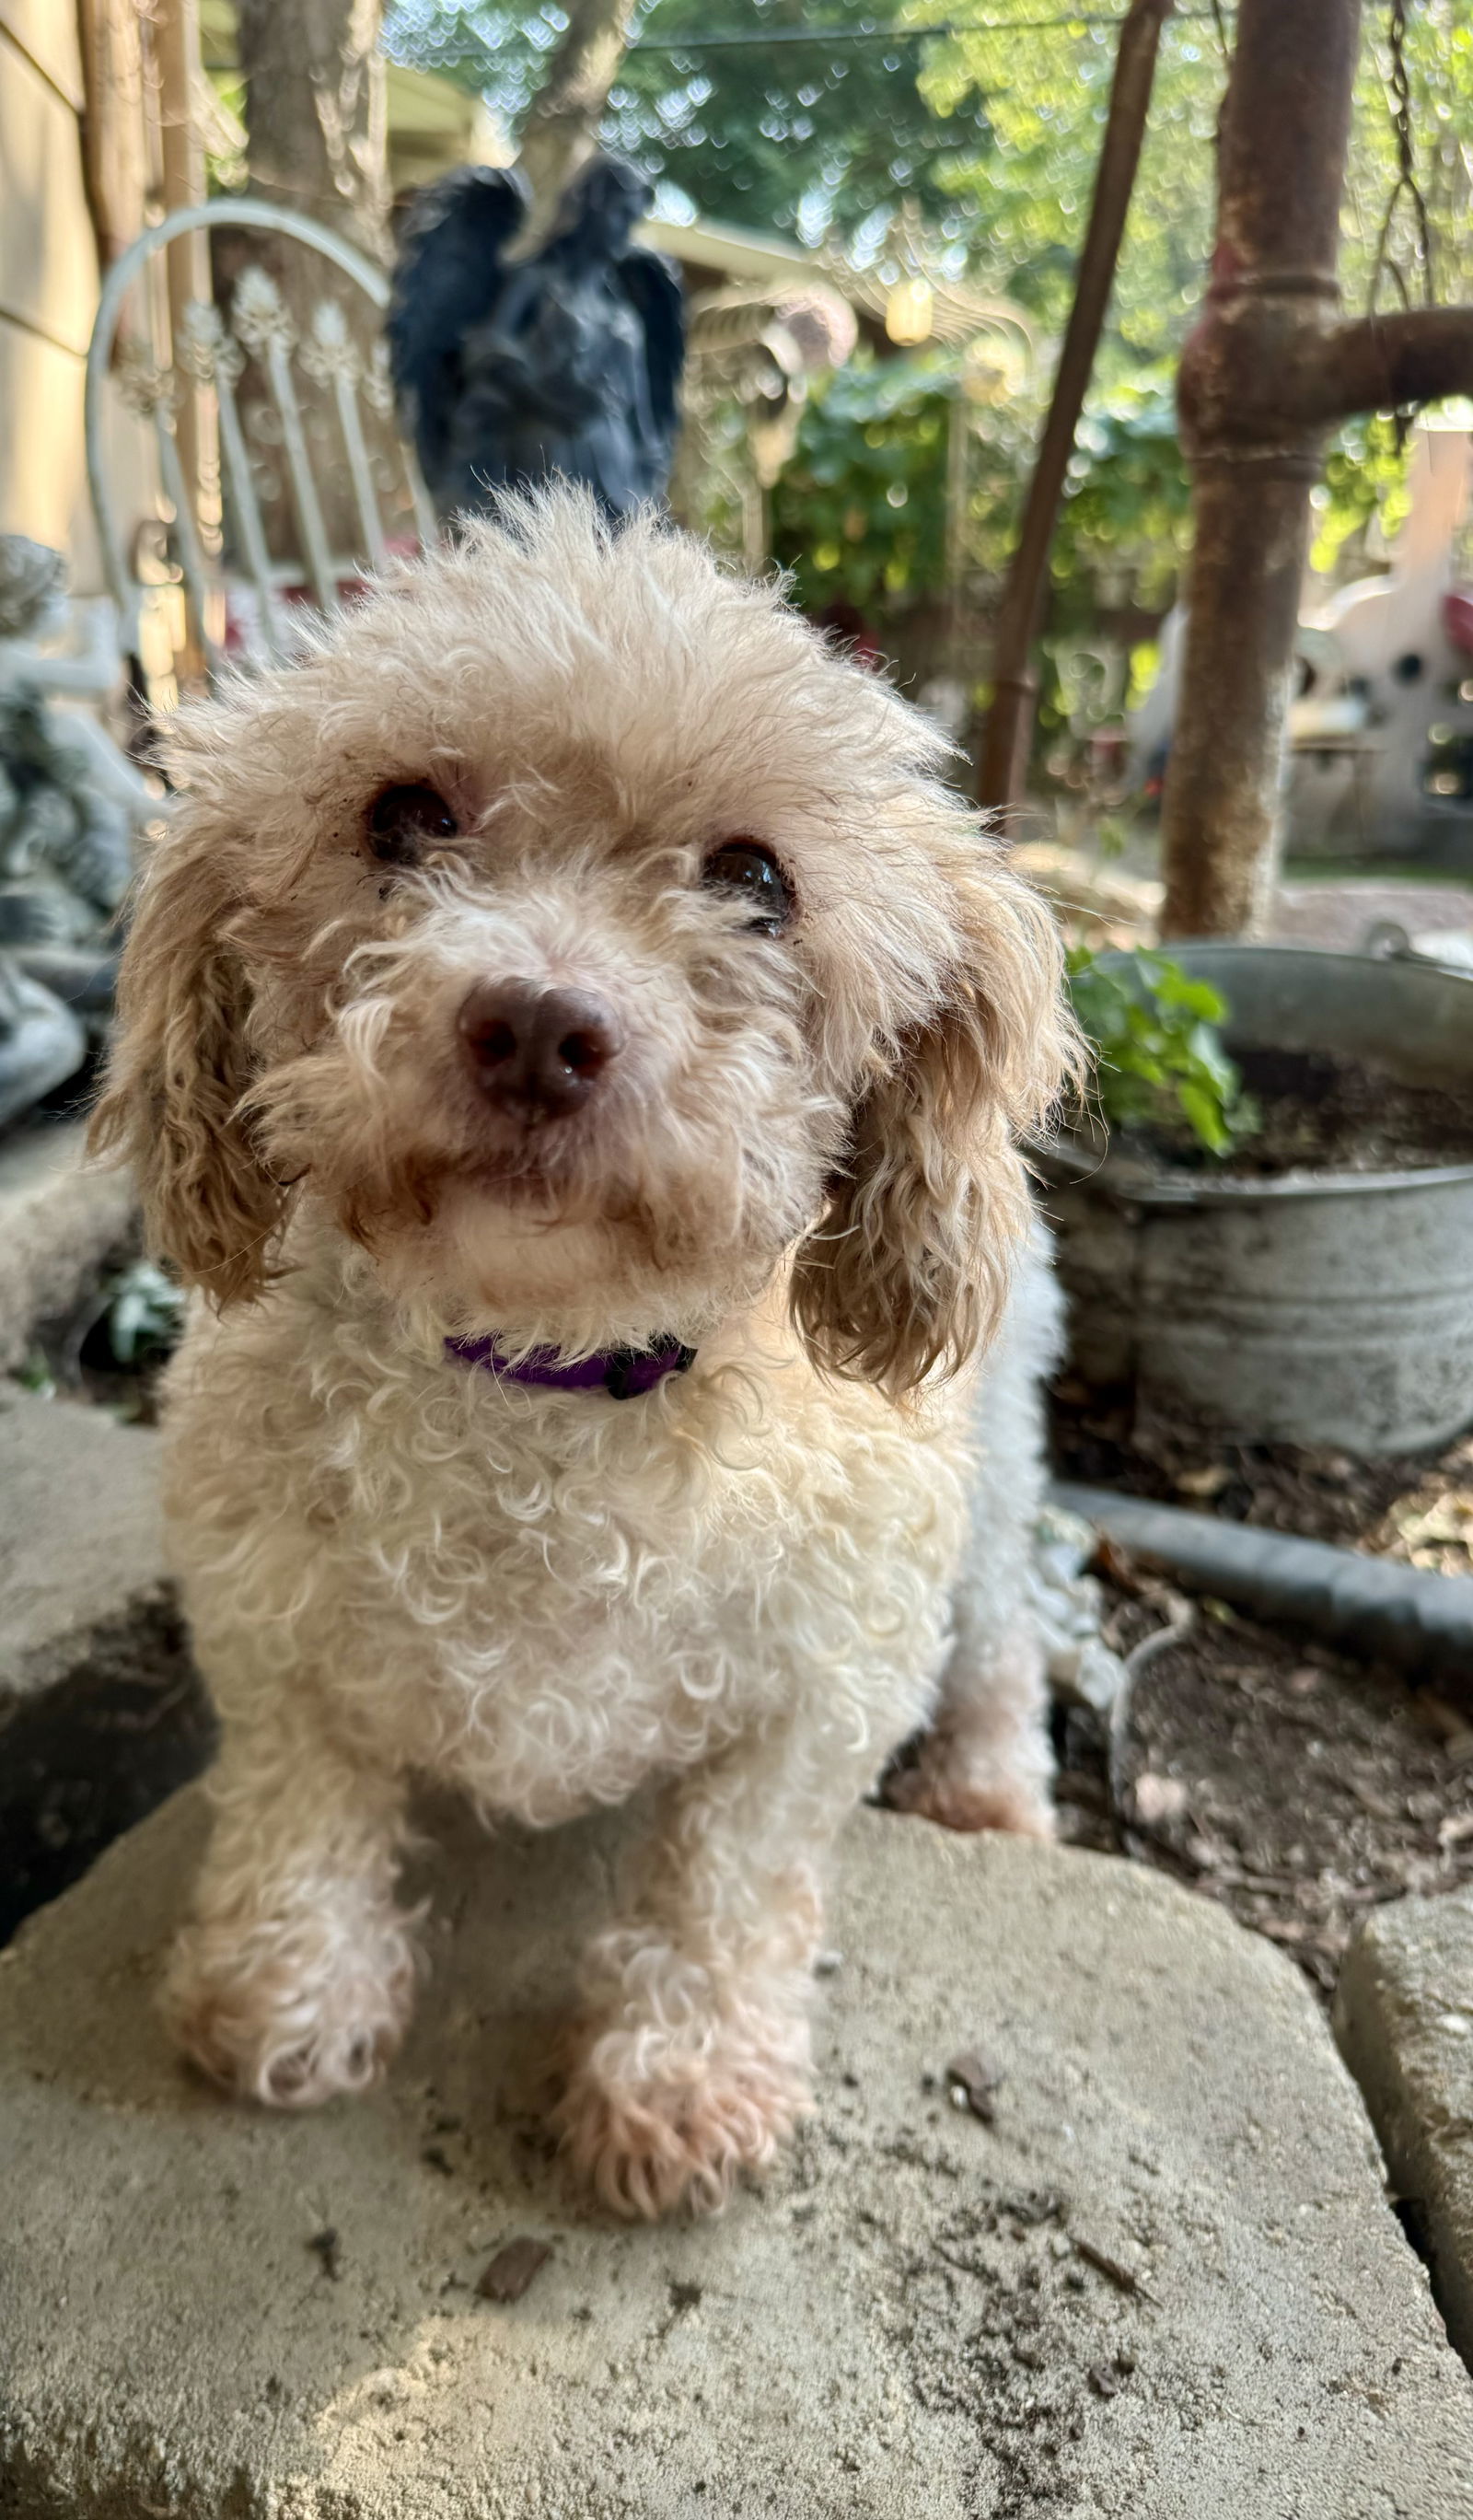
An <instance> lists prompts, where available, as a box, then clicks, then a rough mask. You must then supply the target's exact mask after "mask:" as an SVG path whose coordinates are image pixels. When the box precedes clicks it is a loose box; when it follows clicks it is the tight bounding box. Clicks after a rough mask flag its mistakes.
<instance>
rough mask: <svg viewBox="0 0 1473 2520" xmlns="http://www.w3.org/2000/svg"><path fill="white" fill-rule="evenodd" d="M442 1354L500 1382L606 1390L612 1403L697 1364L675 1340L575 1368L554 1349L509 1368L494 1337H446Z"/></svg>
mask: <svg viewBox="0 0 1473 2520" xmlns="http://www.w3.org/2000/svg"><path fill="white" fill-rule="evenodd" d="M445 1353H446V1355H447V1356H454V1357H459V1359H460V1361H461V1363H462V1365H480V1366H484V1367H485V1369H486V1372H487V1373H494V1374H495V1375H496V1377H497V1380H498V1381H499V1382H524V1383H530V1384H532V1385H533V1387H534V1388H535V1389H537V1390H538V1391H606V1392H607V1394H608V1397H609V1399H610V1400H637V1399H639V1398H640V1397H641V1396H642V1394H643V1393H645V1392H647V1391H652V1390H653V1389H654V1387H655V1384H656V1383H657V1382H663V1381H664V1379H665V1377H666V1375H667V1374H671V1373H685V1372H686V1371H687V1369H688V1367H690V1366H692V1365H693V1364H694V1362H695V1350H694V1348H693V1347H682V1345H681V1343H680V1341H679V1339H674V1338H664V1339H656V1341H655V1343H654V1345H653V1347H651V1348H633V1347H611V1348H605V1349H604V1350H603V1353H602V1354H601V1355H599V1356H585V1357H582V1358H580V1359H579V1362H578V1363H577V1364H576V1365H562V1364H560V1363H559V1362H558V1350H557V1348H555V1347H534V1348H533V1349H532V1350H531V1351H530V1353H529V1354H528V1355H526V1356H524V1357H522V1358H520V1359H519V1361H518V1362H517V1363H516V1364H514V1365H513V1364H511V1363H510V1362H509V1361H508V1359H507V1358H505V1357H504V1356H501V1355H499V1354H498V1352H497V1345H496V1341H495V1339H494V1338H475V1339H469V1338H448V1339H447V1340H446V1341H445Z"/></svg>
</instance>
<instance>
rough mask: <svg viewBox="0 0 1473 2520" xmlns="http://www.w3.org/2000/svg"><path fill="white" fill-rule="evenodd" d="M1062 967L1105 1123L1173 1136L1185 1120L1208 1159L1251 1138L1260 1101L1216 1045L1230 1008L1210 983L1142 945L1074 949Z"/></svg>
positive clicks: (1220, 1039)
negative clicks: (1108, 952)
mask: <svg viewBox="0 0 1473 2520" xmlns="http://www.w3.org/2000/svg"><path fill="white" fill-rule="evenodd" d="M1068 970H1069V993H1070V996H1071V997H1072V999H1073V1002H1074V1012H1075V1014H1076V1016H1077V1017H1078V1020H1079V1025H1080V1029H1081V1031H1082V1032H1083V1033H1084V1035H1085V1038H1086V1040H1087V1041H1088V1042H1089V1044H1090V1047H1091V1050H1092V1051H1093V1053H1094V1101H1095V1103H1096V1106H1097V1108H1098V1110H1099V1113H1100V1115H1101V1117H1102V1118H1103V1119H1104V1120H1105V1121H1106V1123H1107V1124H1108V1126H1109V1127H1110V1128H1112V1129H1152V1130H1156V1131H1163V1130H1165V1131H1171V1132H1173V1133H1175V1132H1176V1131H1177V1129H1178V1128H1179V1125H1180V1123H1181V1122H1183V1121H1184V1122H1185V1124H1186V1127H1187V1129H1188V1130H1189V1131H1190V1133H1191V1135H1192V1137H1193V1138H1194V1139H1195V1140H1196V1142H1197V1144H1198V1145H1199V1146H1202V1147H1205V1148H1207V1150H1208V1152H1209V1153H1211V1154H1214V1155H1227V1154H1230V1153H1231V1151H1232V1148H1234V1147H1235V1146H1237V1145H1239V1144H1240V1142H1241V1141H1242V1140H1243V1139H1244V1138H1246V1137H1250V1136H1251V1135H1252V1133H1253V1131H1254V1130H1255V1129H1256V1128H1257V1127H1258V1125H1259V1119H1258V1110H1257V1106H1256V1105H1255V1103H1254V1102H1253V1101H1252V1099H1251V1097H1250V1096H1248V1095H1246V1094H1245V1093H1244V1092H1243V1088H1242V1079H1241V1077H1240V1076H1239V1074H1238V1071H1237V1069H1236V1067H1235V1066H1234V1065H1233V1063H1232V1060H1231V1059H1230V1058H1229V1057H1228V1056H1227V1051H1226V1050H1225V1049H1224V1047H1223V1042H1222V1036H1221V1034H1220V1033H1219V1031H1218V1026H1219V1025H1220V1024H1221V1022H1222V1021H1223V1018H1224V1016H1225V1015H1226V1014H1227V1004H1226V1001H1225V1000H1224V999H1223V998H1222V997H1221V996H1220V995H1219V993H1218V991H1217V990H1216V989H1215V988H1213V987H1212V985H1211V983H1210V982H1209V981H1207V980H1194V979H1193V978H1192V977H1191V975H1190V973H1189V972H1186V971H1183V968H1182V966H1181V964H1180V963H1174V962H1172V960H1171V958H1170V956H1168V955H1166V954H1157V953H1153V952H1150V951H1148V950H1147V949H1145V948H1141V949H1140V950H1139V951H1138V952H1137V953H1134V954H1130V955H1118V956H1111V957H1110V959H1109V961H1108V963H1106V962H1104V961H1102V960H1101V959H1100V958H1099V957H1098V956H1097V955H1095V954H1094V953H1092V952H1091V951H1090V950H1089V948H1088V947H1085V946H1078V947H1075V948H1074V949H1073V950H1072V951H1071V952H1070V955H1069V958H1068Z"/></svg>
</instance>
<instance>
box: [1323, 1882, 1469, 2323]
mask: <svg viewBox="0 0 1473 2520" xmlns="http://www.w3.org/2000/svg"><path fill="white" fill-rule="evenodd" d="M1335 2029H1336V2035H1337V2036H1338V2038H1339V2041H1340V2046H1341V2048H1342V2050H1343V2052H1344V2055H1345V2059H1346V2062H1347V2063H1348V2065H1349V2066H1350V2069H1351V2072H1352V2073H1353V2074H1354V2075H1355V2077H1356V2080H1357V2082H1358V2083H1359V2084H1360V2086H1361V2092H1362V2093H1363V2094H1364V2098H1365V2104H1366V2106H1367V2108H1368V2109H1369V2111H1370V2114H1371V2117H1372V2119H1373V2121H1374V2124H1375V2129H1376V2133H1377V2135H1378V2136H1379V2137H1380V2138H1381V2148H1382V2150H1383V2151H1384V2153H1385V2155H1386V2162H1387V2168H1388V2170H1389V2171H1390V2174H1391V2181H1392V2186H1393V2190H1394V2192H1395V2194H1396V2195H1397V2196H1398V2197H1399V2198H1400V2199H1401V2201H1402V2206H1403V2210H1404V2212H1405V2213H1406V2218H1407V2221H1408V2223H1409V2225H1410V2227H1411V2228H1412V2229H1413V2230H1414V2231H1415V2233H1416V2236H1417V2239H1418V2242H1419V2244H1420V2245H1421V2246H1423V2247H1425V2249H1426V2251H1427V2255H1428V2259H1429V2263H1430V2265H1431V2268H1432V2280H1433V2285H1434V2288H1435V2290H1436V2293H1437V2298H1438V2302H1439V2305H1440V2307H1441V2309H1442V2313H1443V2317H1444V2318H1446V2320H1447V2322H1448V2331H1449V2334H1450V2335H1451V2338H1452V2341H1453V2343H1454V2344H1455V2345H1456V2346H1457V2347H1458V2349H1459V2351H1460V2352H1461V2354H1462V2356H1463V2358H1464V2360H1465V2361H1466V2362H1468V2363H1470V2364H1473V1888H1469V1889H1464V1890H1455V1891H1451V1892H1449V1894H1448V1895H1447V1897H1445V1898H1440V1899H1399V1900H1397V1902H1396V1903H1395V1905H1394V1906H1392V1907H1388V1908H1378V1909H1375V1910H1373V1911H1372V1913H1371V1914H1370V1915H1369V1916H1368V1917H1367V1918H1366V1920H1365V1922H1364V1924H1363V1925H1362V1926H1361V1931H1360V1933H1359V1934H1358V1935H1357V1937H1356V1940H1355V1941H1354V1942H1353V1943H1352V1945H1351V1947H1350V1950H1349V1951H1348V1952H1347V1954H1346V1956H1345V1960H1344V1963H1343V1966H1342V1969H1341V1974H1340V1984H1339V1988H1338V1990H1337V1995H1336V2005H1335Z"/></svg>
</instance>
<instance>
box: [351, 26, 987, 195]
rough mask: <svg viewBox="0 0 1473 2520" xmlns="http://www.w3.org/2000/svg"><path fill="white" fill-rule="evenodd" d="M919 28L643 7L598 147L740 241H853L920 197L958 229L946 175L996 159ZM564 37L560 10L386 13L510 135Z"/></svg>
mask: <svg viewBox="0 0 1473 2520" xmlns="http://www.w3.org/2000/svg"><path fill="white" fill-rule="evenodd" d="M910 15H911V12H910V10H909V9H908V7H907V6H906V5H905V0H869V5H868V6H867V5H865V0H725V4H724V6H722V7H721V8H720V10H719V11H718V12H716V13H714V16H713V12H712V10H711V9H710V6H709V0H647V5H646V6H645V7H643V8H642V9H641V10H640V12H639V16H638V21H637V24H636V28H635V42H634V45H633V46H632V48H631V49H630V51H629V52H628V53H627V54H626V55H625V58H624V62H623V65H622V67H621V68H620V72H619V77H618V81H617V83H616V85H615V87H614V89H613V91H612V94H611V95H610V98H609V109H608V114H607V117H606V120H605V123H604V128H603V140H604V143H605V145H606V146H607V147H609V148H612V149H616V150H618V151H619V152H620V154H621V155H622V156H624V157H626V158H632V159H633V160H634V161H635V162H636V163H637V164H639V165H641V166H643V167H644V169H645V171H646V172H647V174H648V175H649V176H650V178H651V179H652V180H653V181H655V182H659V181H661V180H664V181H666V182H668V183H672V184H675V185H678V186H679V188H680V190H681V191H682V192H683V193H684V194H685V195H686V196H687V198H688V200H689V201H690V202H691V203H692V205H693V207H694V209H695V211H696V212H697V214H698V215H699V216H701V217H703V218H713V219H728V220H734V221H736V222H737V223H738V224H740V225H741V226H743V227H751V228H777V229H779V230H786V231H787V232H788V233H791V232H792V231H793V230H794V229H795V228H796V227H798V226H799V225H800V223H801V224H802V226H803V227H804V229H805V231H806V232H812V233H814V234H818V233H819V232H822V231H823V230H825V229H827V228H829V227H834V228H837V229H840V230H850V229H853V228H855V227H856V226H858V225H859V224H860V223H861V222H863V221H864V220H865V219H866V218H868V217H870V216H871V215H872V214H875V213H878V214H879V216H880V218H881V220H882V221H883V220H886V219H888V217H889V216H890V214H891V213H892V212H893V211H894V210H895V209H897V208H898V207H899V205H900V203H901V201H902V200H903V199H904V198H906V197H908V196H909V197H910V198H913V199H915V201H916V202H918V203H919V205H920V207H921V209H922V211H923V212H924V213H925V214H926V215H927V216H929V217H932V218H934V219H936V220H942V219H945V218H948V217H953V218H954V219H955V218H956V217H957V213H956V212H955V208H954V204H953V203H952V201H951V198H950V195H949V193H948V190H947V186H946V169H947V167H948V166H949V165H951V164H952V163H953V162H954V161H956V162H959V163H960V161H961V159H962V158H965V157H967V156H969V155H971V154H973V153H974V152H975V151H976V149H977V148H978V147H979V146H984V145H985V144H986V138H987V125H986V114H985V110H984V109H983V107H982V106H981V105H980V103H975V104H970V105H968V106H966V107H965V108H963V109H962V111H961V112H958V113H952V112H945V113H940V112H936V111H935V109H934V108H933V107H932V105H931V104H930V102H929V100H928V99H927V97H926V96H925V95H924V94H923V92H922V90H921V87H920V85H919V83H918V79H917V75H916V73H917V71H918V69H919V67H920V65H921V63H922V62H923V60H924V59H925V57H926V55H927V53H928V52H929V51H930V50H931V49H933V47H932V45H931V44H930V43H928V41H927V40H926V38H925V37H924V35H923V33H921V32H918V31H917V30H916V29H915V27H914V26H911V25H908V24H907V22H906V21H907V19H908V17H909V16H910ZM564 22H565V21H564V19H563V16H562V13H561V11H560V10H558V8H557V7H556V5H553V0H547V5H544V6H543V7H542V8H541V9H539V10H529V11H523V10H520V9H518V8H516V7H515V6H514V5H507V0H391V5H390V7H389V9H388V11H387V15H386V18H385V23H384V40H385V43H386V45H387V47H388V50H389V52H390V53H391V55H392V56H393V58H395V59H396V60H399V61H404V62H410V63H413V64H415V65H417V66H418V67H422V68H426V69H437V70H439V71H441V72H442V73H443V74H444V75H446V76H448V77H451V78H454V79H456V80H458V81H459V82H460V83H461V84H463V85H465V86H467V87H470V88H474V89H477V90H480V91H482V92H484V93H485V94H486V95H487V96H488V97H489V98H490V101H491V103H492V104H493V105H494V106H495V107H496V108H497V109H498V111H499V112H501V113H502V114H503V115H504V116H505V118H506V119H507V121H508V122H509V123H511V124H513V125H514V124H515V123H516V122H517V121H518V120H519V118H520V116H521V114H522V112H524V111H525V108H526V104H527V101H528V99H529V97H530V96H531V94H532V93H533V92H534V91H535V88H536V86H537V82H538V78H539V75H540V70H541V65H542V62H543V60H544V58H545V56H546V54H547V52H548V51H549V50H550V49H551V46H552V44H553V43H554V42H555V41H556V38H557V35H558V32H559V31H560V28H561V26H562V25H563V23H564ZM732 37H736V38H737V39H738V40H737V41H735V42H734V41H732V40H730V39H731V38H732ZM856 37H859V38H860V40H858V41H856V40H855V38H856ZM887 37H888V40H887ZM683 38H684V39H685V41H686V43H687V44H689V46H690V49H689V50H686V49H684V48H683V44H682V39H683ZM712 38H714V39H716V40H714V41H711V40H709V39H712ZM723 38H725V39H727V40H722V39H723ZM800 212H801V213H802V216H801V220H800ZM958 223H959V225H960V221H959V222H958Z"/></svg>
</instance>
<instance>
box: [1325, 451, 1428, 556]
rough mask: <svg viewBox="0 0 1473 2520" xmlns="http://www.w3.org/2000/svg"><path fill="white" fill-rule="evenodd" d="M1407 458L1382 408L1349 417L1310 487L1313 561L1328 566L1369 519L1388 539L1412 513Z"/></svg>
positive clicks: (1347, 550) (1345, 550)
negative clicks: (1314, 485) (1316, 482)
mask: <svg viewBox="0 0 1473 2520" xmlns="http://www.w3.org/2000/svg"><path fill="white" fill-rule="evenodd" d="M1408 461H1409V456H1408V451H1407V448H1406V446H1401V447H1399V446H1398V444H1397V431H1396V423H1395V422H1394V421H1393V420H1392V419H1391V418H1390V416H1389V415H1388V414H1387V413H1385V412H1369V413H1366V414H1365V415H1363V416H1362V417H1361V418H1360V419H1358V420H1352V421H1348V422H1347V423H1346V426H1345V427H1343V428H1342V429H1341V431H1340V434H1339V436H1338V437H1337V438H1336V439H1335V442H1334V444H1333V445H1332V446H1331V448H1330V450H1329V452H1328V454H1327V455H1326V457H1325V461H1324V479H1323V481H1322V482H1321V483H1320V484H1319V486H1318V487H1317V489H1316V490H1315V491H1314V493H1313V498H1314V505H1315V526H1316V532H1315V542H1314V546H1313V548H1312V550H1311V553H1310V560H1311V563H1312V565H1313V566H1314V567H1316V568H1317V569H1323V570H1325V571H1328V570H1330V569H1332V568H1334V567H1335V565H1336V563H1337V562H1341V561H1343V560H1344V559H1346V558H1349V557H1350V553H1351V551H1352V550H1354V549H1355V548H1356V546H1357V545H1359V544H1360V543H1361V542H1363V539H1364V534H1365V529H1366V527H1367V525H1368V524H1369V523H1370V522H1371V519H1372V518H1373V517H1378V518H1379V520H1380V525H1381V530H1382V532H1383V534H1385V535H1386V537H1387V538H1388V540H1390V539H1391V537H1393V536H1394V535H1395V534H1396V533H1397V532H1398V531H1399V530H1400V528H1401V527H1402V526H1403V525H1404V524H1405V523H1406V518H1407V517H1408V516H1409V514H1410V512H1411V501H1410V498H1409V497H1408V495H1407V489H1406V471H1407V464H1408Z"/></svg>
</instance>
